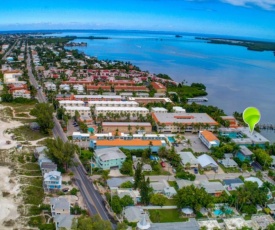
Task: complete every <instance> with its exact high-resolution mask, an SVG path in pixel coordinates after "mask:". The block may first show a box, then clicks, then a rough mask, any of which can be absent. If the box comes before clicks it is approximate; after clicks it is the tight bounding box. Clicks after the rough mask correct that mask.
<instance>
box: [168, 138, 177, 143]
mask: <svg viewBox="0 0 275 230" xmlns="http://www.w3.org/2000/svg"><path fill="white" fill-rule="evenodd" d="M167 138H168V140H169V141H170V143H175V142H176V140H175V138H174V137H167Z"/></svg>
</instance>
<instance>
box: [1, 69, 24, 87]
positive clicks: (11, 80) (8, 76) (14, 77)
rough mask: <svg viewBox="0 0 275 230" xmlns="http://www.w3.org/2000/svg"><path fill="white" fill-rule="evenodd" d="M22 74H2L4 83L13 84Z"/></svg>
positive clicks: (10, 72) (7, 72) (17, 71)
mask: <svg viewBox="0 0 275 230" xmlns="http://www.w3.org/2000/svg"><path fill="white" fill-rule="evenodd" d="M21 76H22V73H21V72H20V71H19V70H12V71H6V72H5V73H4V83H6V84H9V83H14V82H17V81H18V77H21Z"/></svg>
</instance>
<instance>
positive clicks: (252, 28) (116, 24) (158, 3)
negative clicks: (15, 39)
mask: <svg viewBox="0 0 275 230" xmlns="http://www.w3.org/2000/svg"><path fill="white" fill-rule="evenodd" d="M274 22H275V0H129V1H126V0H104V1H103V0H97V1H95V0H66V1H65V0H55V1H53V0H47V1H45V0H35V1H34V0H25V1H22V0H9V1H4V2H2V3H1V8H0V30H2V31H5V30H22V29H27V30H28V29H131V30H135V29H137V30H161V31H179V32H191V33H211V34H226V35H239V36H251V37H265V38H270V39H275V29H274Z"/></svg>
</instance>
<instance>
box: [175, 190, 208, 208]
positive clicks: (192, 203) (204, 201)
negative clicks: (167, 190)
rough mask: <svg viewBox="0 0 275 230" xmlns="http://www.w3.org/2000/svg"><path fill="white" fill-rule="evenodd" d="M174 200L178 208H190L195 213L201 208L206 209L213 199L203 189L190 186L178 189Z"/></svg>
mask: <svg viewBox="0 0 275 230" xmlns="http://www.w3.org/2000/svg"><path fill="white" fill-rule="evenodd" d="M175 199H176V203H177V206H178V208H184V207H191V208H193V209H194V210H195V211H199V210H200V209H201V208H202V207H207V206H208V205H209V204H210V203H212V200H213V197H211V195H209V194H208V193H207V192H206V191H205V190H204V188H197V187H195V186H194V185H191V186H187V187H183V188H181V189H179V190H178V193H177V195H176V196H175Z"/></svg>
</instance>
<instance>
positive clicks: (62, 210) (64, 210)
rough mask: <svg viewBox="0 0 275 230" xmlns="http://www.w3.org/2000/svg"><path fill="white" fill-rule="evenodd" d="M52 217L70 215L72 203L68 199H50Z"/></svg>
mask: <svg viewBox="0 0 275 230" xmlns="http://www.w3.org/2000/svg"><path fill="white" fill-rule="evenodd" d="M50 205H51V213H52V216H53V217H55V216H56V215H61V214H70V203H69V201H68V200H67V199H66V198H63V197H55V198H51V199H50Z"/></svg>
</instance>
